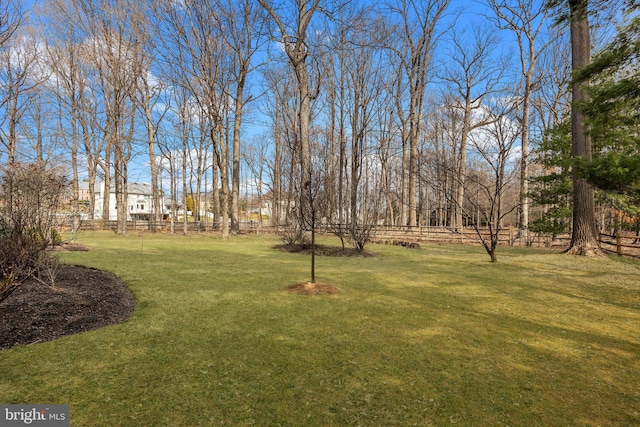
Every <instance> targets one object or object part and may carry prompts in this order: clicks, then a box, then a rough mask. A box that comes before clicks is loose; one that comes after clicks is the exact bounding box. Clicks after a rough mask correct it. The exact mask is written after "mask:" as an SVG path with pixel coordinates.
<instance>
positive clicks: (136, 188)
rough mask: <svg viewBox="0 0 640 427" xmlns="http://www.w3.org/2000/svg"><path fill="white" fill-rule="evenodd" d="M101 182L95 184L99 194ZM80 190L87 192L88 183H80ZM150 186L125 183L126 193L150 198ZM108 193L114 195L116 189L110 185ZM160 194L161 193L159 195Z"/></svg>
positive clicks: (140, 183)
mask: <svg viewBox="0 0 640 427" xmlns="http://www.w3.org/2000/svg"><path fill="white" fill-rule="evenodd" d="M102 188H103V187H102V182H96V184H95V190H96V192H100V191H101V190H102ZM80 190H81V191H82V190H89V183H88V182H86V181H85V182H81V183H80ZM151 190H152V189H151V184H147V183H145V182H129V183H127V193H128V194H130V195H133V196H136V195H138V196H152V195H153V192H152V191H151ZM109 192H110V193H115V192H116V188H115V185H114V184H113V183H112V184H111V189H110V191H109ZM161 194H162V193H161Z"/></svg>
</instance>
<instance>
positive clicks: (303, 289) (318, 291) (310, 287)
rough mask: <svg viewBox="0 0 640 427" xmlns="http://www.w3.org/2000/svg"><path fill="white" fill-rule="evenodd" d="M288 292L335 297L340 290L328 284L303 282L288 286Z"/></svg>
mask: <svg viewBox="0 0 640 427" xmlns="http://www.w3.org/2000/svg"><path fill="white" fill-rule="evenodd" d="M287 291H288V292H289V293H292V294H298V295H334V294H336V293H337V292H338V288H337V287H335V286H333V285H329V284H327V283H317V282H316V283H311V282H303V283H296V284H295V285H291V286H288V287H287Z"/></svg>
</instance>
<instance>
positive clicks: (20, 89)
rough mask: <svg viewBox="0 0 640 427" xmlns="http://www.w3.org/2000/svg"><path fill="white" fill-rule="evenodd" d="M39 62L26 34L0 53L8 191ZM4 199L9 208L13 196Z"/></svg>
mask: <svg viewBox="0 0 640 427" xmlns="http://www.w3.org/2000/svg"><path fill="white" fill-rule="evenodd" d="M39 59H40V49H39V45H38V43H37V41H36V40H35V38H34V37H33V35H32V34H31V33H30V32H28V31H25V32H23V33H21V34H20V36H19V37H14V38H13V39H12V40H11V42H10V43H8V44H7V45H6V46H5V47H4V48H3V49H2V51H0V144H2V146H3V147H4V149H5V150H6V151H5V153H6V156H7V167H8V173H7V176H8V178H9V181H8V183H7V185H8V186H9V189H10V187H11V179H10V178H11V177H12V176H13V167H14V166H15V164H16V162H17V161H18V160H17V159H18V154H19V146H18V142H19V138H18V136H19V135H18V130H19V124H20V123H21V121H22V120H23V116H24V114H25V111H26V108H27V105H28V104H29V103H30V102H31V99H32V96H34V93H33V91H34V89H35V88H36V87H37V86H38V85H40V84H41V83H42V80H43V75H42V72H41V71H42V70H41V69H40V63H39ZM7 197H8V203H9V205H10V204H11V200H12V197H13V193H12V192H11V191H8V192H7Z"/></svg>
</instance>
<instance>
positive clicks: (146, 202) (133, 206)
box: [80, 182, 165, 221]
mask: <svg viewBox="0 0 640 427" xmlns="http://www.w3.org/2000/svg"><path fill="white" fill-rule="evenodd" d="M88 194H89V183H87V182H82V183H80V195H81V196H80V198H81V199H83V200H84V199H85V198H86V199H88V198H89V195H88ZM103 200H104V183H103V182H97V183H96V185H95V210H94V213H93V215H94V218H95V219H103V218H104V219H106V220H113V221H115V220H117V219H118V210H117V209H118V208H119V206H117V203H116V193H115V188H114V186H112V187H111V189H110V191H109V212H108V215H104V214H103V212H102V204H103ZM125 209H126V210H127V220H148V219H150V218H151V215H152V214H153V213H154V206H153V193H152V191H151V184H146V183H139V182H132V183H129V184H127V206H126V208H125ZM159 209H160V210H161V211H162V214H163V215H164V214H165V210H164V194H162V192H160V206H159Z"/></svg>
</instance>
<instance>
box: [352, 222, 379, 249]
mask: <svg viewBox="0 0 640 427" xmlns="http://www.w3.org/2000/svg"><path fill="white" fill-rule="evenodd" d="M348 232H349V234H348V239H349V242H350V243H351V244H352V245H353V247H354V248H355V249H356V250H357V251H358V252H362V251H364V247H365V246H366V245H367V244H368V243H371V241H372V240H373V238H374V237H375V232H376V226H375V225H373V224H365V225H353V226H351V227H348Z"/></svg>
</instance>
